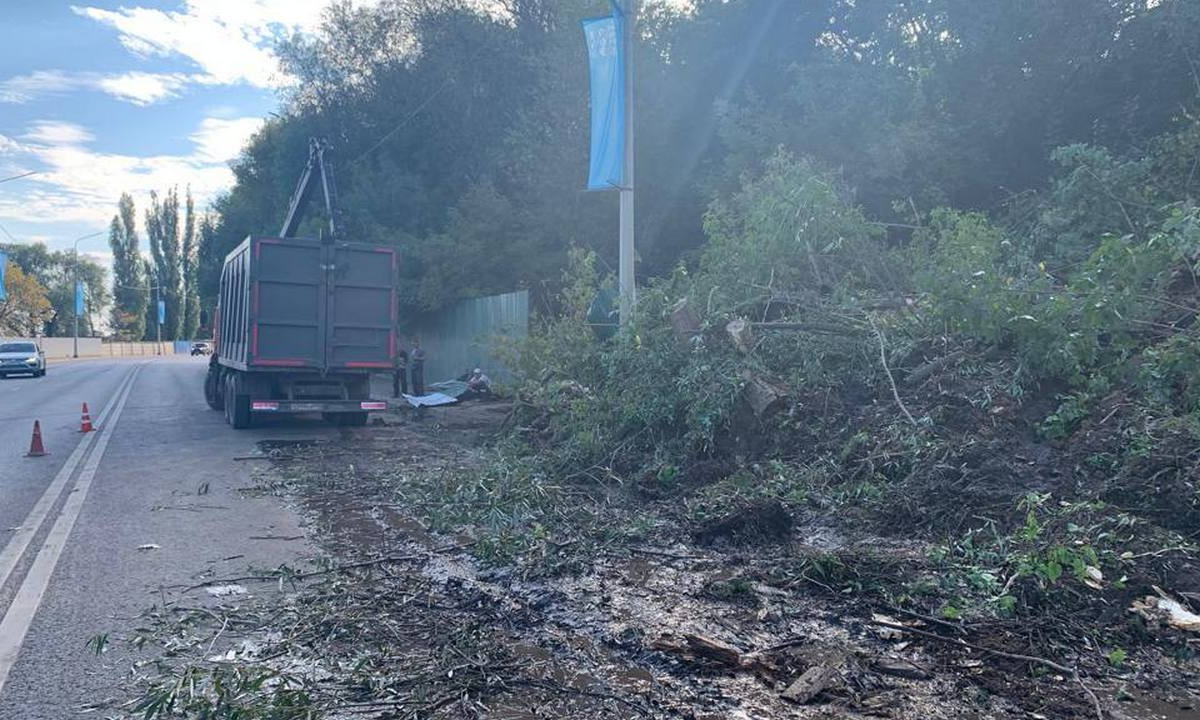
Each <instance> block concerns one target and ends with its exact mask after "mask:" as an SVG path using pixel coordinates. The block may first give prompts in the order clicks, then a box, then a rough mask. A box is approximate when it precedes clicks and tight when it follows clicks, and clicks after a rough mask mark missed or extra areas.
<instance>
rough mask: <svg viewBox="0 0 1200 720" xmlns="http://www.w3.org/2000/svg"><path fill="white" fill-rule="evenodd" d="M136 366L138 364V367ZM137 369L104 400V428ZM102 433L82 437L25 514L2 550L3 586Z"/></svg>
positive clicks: (0, 581)
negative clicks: (110, 397)
mask: <svg viewBox="0 0 1200 720" xmlns="http://www.w3.org/2000/svg"><path fill="white" fill-rule="evenodd" d="M135 369H136V368H135ZM133 375H134V373H133V371H132V370H131V371H130V372H129V373H128V374H126V376H125V377H124V378H122V379H121V382H120V383H118V384H117V388H116V390H114V391H113V394H112V398H113V401H112V402H108V403H105V404H104V409H103V410H102V411H101V412H100V416H99V417H98V418H97V419H96V423H97V424H98V425H99V426H100V429H101V430H103V429H104V423H105V421H106V420H107V419H108V415H109V411H110V410H112V408H114V407H116V404H117V403H116V400H117V399H118V398H119V397H121V393H122V392H124V391H125V389H126V387H127V386H128V385H129V384H130V383H131V382H132V381H133ZM98 434H99V433H88V434H86V435H84V436H83V437H82V438H80V440H79V444H78V445H76V446H75V450H74V451H73V452H72V453H71V454H70V456H68V457H67V461H66V462H65V463H63V466H62V467H61V468H59V470H58V474H57V475H55V476H54V479H53V480H52V481H51V482H50V485H49V487H47V488H46V490H45V492H43V493H42V496H41V497H40V498H38V501H37V503H35V504H34V506H33V509H32V510H30V511H29V515H27V516H26V517H25V521H24V522H23V523H21V524H20V525H19V526H18V527H17V530H16V532H14V533H13V536H12V537H11V538H9V541H8V544H7V545H5V546H4V549H3V550H0V588H2V587H4V584H5V583H6V582H8V577H9V576H10V575H12V573H13V570H15V569H16V567H17V564H18V563H19V562H20V561H21V558H22V557H23V556H24V555H25V549H26V548H27V547H29V543H30V542H31V541H32V540H33V538H34V536H35V535H37V533H38V531H39V530H41V529H42V524H43V523H45V522H46V516H47V515H49V514H50V510H51V509H53V508H54V505H55V503H57V502H58V499H59V498H60V497H62V491H63V487H65V486H66V484H67V481H68V480H70V479H71V475H72V473H74V472H75V467H76V466H77V465H79V461H80V460H81V459H83V456H84V454H85V453H86V452H87V450H88V448H89V447H91V446H92V444H93V443H94V442H95V440H96V436H97V435H98Z"/></svg>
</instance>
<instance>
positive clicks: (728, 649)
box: [684, 634, 742, 668]
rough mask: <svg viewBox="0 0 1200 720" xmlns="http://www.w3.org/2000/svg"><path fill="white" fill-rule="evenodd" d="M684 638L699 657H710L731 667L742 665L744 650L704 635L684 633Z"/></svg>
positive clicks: (689, 647)
mask: <svg viewBox="0 0 1200 720" xmlns="http://www.w3.org/2000/svg"><path fill="white" fill-rule="evenodd" d="M684 639H685V640H687V644H688V649H689V650H691V651H692V652H693V653H695V654H696V655H697V656H698V657H703V658H708V659H709V660H714V661H716V662H719V663H721V664H722V665H728V666H729V667H734V668H737V667H741V666H742V651H741V650H738V649H737V648H735V647H733V646H732V645H727V644H725V643H723V642H721V641H720V640H715V639H713V638H710V637H704V636H703V635H690V634H689V635H684Z"/></svg>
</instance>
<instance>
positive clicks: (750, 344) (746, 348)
mask: <svg viewBox="0 0 1200 720" xmlns="http://www.w3.org/2000/svg"><path fill="white" fill-rule="evenodd" d="M725 332H726V333H727V334H728V335H729V339H730V340H731V341H733V346H734V347H735V348H737V349H738V351H739V352H741V353H742V354H744V355H745V354H749V353H750V351H751V350H753V349H754V327H753V326H752V325H751V324H750V321H749V320H747V319H745V318H737V319H736V320H730V321H729V323H728V324H727V325H725Z"/></svg>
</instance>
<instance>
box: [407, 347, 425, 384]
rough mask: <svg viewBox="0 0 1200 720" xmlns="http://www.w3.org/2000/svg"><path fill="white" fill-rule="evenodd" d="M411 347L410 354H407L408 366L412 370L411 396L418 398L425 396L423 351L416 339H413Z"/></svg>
mask: <svg viewBox="0 0 1200 720" xmlns="http://www.w3.org/2000/svg"><path fill="white" fill-rule="evenodd" d="M412 345H413V347H412V352H410V353H409V354H408V365H409V368H410V369H411V370H412V386H413V395H416V396H417V397H420V396H421V395H424V394H425V350H424V349H423V348H422V347H421V341H420V340H419V339H417V338H413V343H412Z"/></svg>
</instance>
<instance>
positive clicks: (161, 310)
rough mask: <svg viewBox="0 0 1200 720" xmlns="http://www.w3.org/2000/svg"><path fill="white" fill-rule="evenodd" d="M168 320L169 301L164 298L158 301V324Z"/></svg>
mask: <svg viewBox="0 0 1200 720" xmlns="http://www.w3.org/2000/svg"><path fill="white" fill-rule="evenodd" d="M166 322H167V303H166V301H164V300H159V301H158V324H159V325H162V324H164V323H166Z"/></svg>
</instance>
